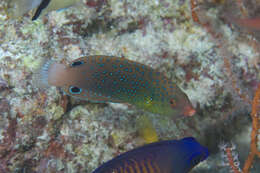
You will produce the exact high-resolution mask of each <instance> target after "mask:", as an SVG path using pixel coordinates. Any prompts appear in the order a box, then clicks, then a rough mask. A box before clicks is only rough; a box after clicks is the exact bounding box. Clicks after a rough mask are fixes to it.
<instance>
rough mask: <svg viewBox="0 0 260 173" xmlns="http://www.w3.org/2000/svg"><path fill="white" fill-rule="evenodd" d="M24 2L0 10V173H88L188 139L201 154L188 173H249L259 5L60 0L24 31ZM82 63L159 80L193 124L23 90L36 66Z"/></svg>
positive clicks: (257, 163)
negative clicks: (112, 61) (115, 60)
mask: <svg viewBox="0 0 260 173" xmlns="http://www.w3.org/2000/svg"><path fill="white" fill-rule="evenodd" d="M26 1H27V0H21V1H19V0H1V1H0V173H9V172H14V173H20V172H26V173H27V172H28V173H31V172H33V173H34V172H40V173H41V172H57V173H62V172H66V173H67V172H68V173H76V172H87V173H91V172H92V171H94V169H96V168H97V167H98V166H99V165H101V164H102V163H104V162H105V161H108V160H110V159H112V158H114V157H115V156H117V155H118V154H120V153H123V152H126V151H129V150H131V149H134V148H136V147H138V146H142V145H144V144H146V143H150V142H154V141H157V140H169V139H181V138H184V137H190V136H192V137H194V138H196V139H197V141H199V142H200V143H201V144H202V145H203V146H205V147H207V148H208V150H209V152H210V156H209V157H208V158H207V160H205V161H203V162H201V163H200V164H199V165H198V166H196V167H195V168H194V169H193V170H192V171H191V172H192V173H211V172H214V173H228V172H232V171H233V172H235V173H237V172H242V171H241V170H239V168H241V169H243V168H244V169H245V167H247V166H248V167H249V168H248V169H249V171H248V172H251V173H259V172H260V152H259V151H260V144H259V143H260V138H259V137H258V135H259V133H260V131H259V128H260V125H259V124H260V111H259V107H260V106H259V98H260V82H259V79H260V73H259V71H260V69H259V67H260V60H259V52H260V44H259V41H260V37H259V36H260V35H259V33H260V26H259V24H260V19H259V18H257V17H259V12H260V1H259V0H250V1H248V0H244V1H240V0H228V1H227V0H142V1H141V0H82V1H76V0H74V1H73V0H71V4H73V5H72V6H71V7H69V8H64V7H62V6H59V7H57V9H56V8H55V5H56V4H55V3H54V4H52V5H53V6H54V8H53V9H55V10H53V9H49V11H45V12H44V11H43V13H42V14H41V15H40V16H39V18H38V19H36V20H34V21H32V20H31V19H32V17H33V15H34V12H35V8H34V7H31V8H29V9H26V8H27V6H24V4H25V3H24V4H23V5H21V4H19V3H18V2H26ZM28 1H30V2H31V1H32V0H28ZM36 1H37V0H36ZM55 1H56V0H53V2H55ZM58 1H59V0H57V3H58ZM67 1H68V3H69V2H70V0H66V2H67ZM59 5H60V2H59ZM57 6H58V5H57ZM60 8H64V9H60ZM46 10H47V9H46ZM239 19H245V21H243V22H241V20H239ZM246 19H255V21H254V23H253V24H252V26H251V25H250V26H249V22H247V20H246ZM257 19H258V20H257ZM87 55H107V56H116V57H125V58H127V59H129V60H132V61H136V62H139V63H142V64H145V65H147V66H150V67H152V68H153V69H156V70H158V71H160V72H162V73H164V74H165V75H166V76H167V77H168V78H169V79H171V80H172V81H173V82H174V83H176V84H177V85H178V86H179V87H180V88H181V89H182V90H183V92H185V93H186V94H187V96H188V97H189V100H190V101H191V103H192V105H193V107H194V108H196V113H195V115H193V116H191V117H182V118H175V117H174V116H173V117H171V116H163V115H157V114H152V113H149V112H147V111H143V110H140V109H137V108H136V107H135V106H133V105H130V104H120V103H109V102H108V103H93V102H89V101H84V100H79V99H76V98H74V97H70V96H67V95H66V94H64V93H63V91H62V90H61V88H59V87H49V88H44V89H42V88H38V87H37V86H36V85H35V83H34V82H33V74H34V73H35V72H36V71H37V69H38V68H39V65H40V63H41V61H42V60H43V59H48V60H53V61H56V62H61V63H65V64H66V63H67V64H68V63H69V62H71V61H73V60H75V59H77V58H80V57H83V56H87ZM252 127H253V128H252ZM252 129H253V132H254V133H251V131H252ZM258 144H259V145H258ZM250 151H252V153H253V154H255V157H254V158H253V159H251V161H252V162H251V161H250V162H249V161H248V162H246V160H247V159H248V155H249V153H250ZM244 172H247V171H244Z"/></svg>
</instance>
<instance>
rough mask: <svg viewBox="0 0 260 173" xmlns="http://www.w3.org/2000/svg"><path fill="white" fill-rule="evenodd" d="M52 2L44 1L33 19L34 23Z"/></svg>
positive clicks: (49, 0)
mask: <svg viewBox="0 0 260 173" xmlns="http://www.w3.org/2000/svg"><path fill="white" fill-rule="evenodd" d="M50 2H51V0H42V2H41V4H40V5H39V6H38V8H37V10H36V12H35V14H34V16H33V17H32V21H34V20H36V19H38V17H39V16H40V14H41V12H42V10H43V9H45V8H46V7H47V6H48V5H49V3H50Z"/></svg>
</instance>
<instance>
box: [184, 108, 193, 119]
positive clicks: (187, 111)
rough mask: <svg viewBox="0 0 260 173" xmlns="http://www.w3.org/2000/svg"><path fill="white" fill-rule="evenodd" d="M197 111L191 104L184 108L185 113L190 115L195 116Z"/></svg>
mask: <svg viewBox="0 0 260 173" xmlns="http://www.w3.org/2000/svg"><path fill="white" fill-rule="evenodd" d="M195 113H196V110H195V109H194V108H193V107H191V106H186V107H185V108H184V112H183V115H185V116H189V117H190V116H193V115H194V114H195Z"/></svg>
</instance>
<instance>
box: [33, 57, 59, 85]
mask: <svg viewBox="0 0 260 173" xmlns="http://www.w3.org/2000/svg"><path fill="white" fill-rule="evenodd" d="M53 63H54V61H52V60H49V59H44V60H41V62H40V63H39V65H38V67H37V69H36V72H35V73H34V75H33V83H34V85H35V86H36V87H38V88H48V87H49V86H50V85H49V82H48V78H49V69H50V66H51V65H52V64H53Z"/></svg>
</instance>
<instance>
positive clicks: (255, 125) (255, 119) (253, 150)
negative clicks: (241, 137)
mask: <svg viewBox="0 0 260 173" xmlns="http://www.w3.org/2000/svg"><path fill="white" fill-rule="evenodd" d="M259 100H260V84H259V85H258V88H257V90H256V92H255V96H254V99H253V102H252V112H251V118H252V132H251V143H250V153H249V156H248V158H247V160H246V162H245V164H244V168H243V172H244V173H248V172H249V169H250V168H251V166H252V164H253V161H254V158H255V156H258V157H259V158H260V151H258V150H257V145H258V135H259V133H258V130H259V129H260V125H259V121H260V117H259V115H260V113H259V107H260V104H259Z"/></svg>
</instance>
